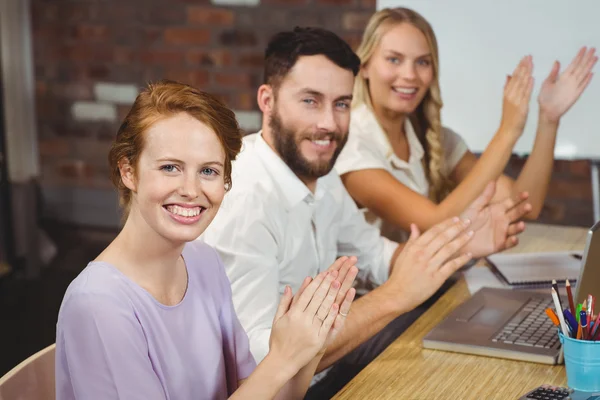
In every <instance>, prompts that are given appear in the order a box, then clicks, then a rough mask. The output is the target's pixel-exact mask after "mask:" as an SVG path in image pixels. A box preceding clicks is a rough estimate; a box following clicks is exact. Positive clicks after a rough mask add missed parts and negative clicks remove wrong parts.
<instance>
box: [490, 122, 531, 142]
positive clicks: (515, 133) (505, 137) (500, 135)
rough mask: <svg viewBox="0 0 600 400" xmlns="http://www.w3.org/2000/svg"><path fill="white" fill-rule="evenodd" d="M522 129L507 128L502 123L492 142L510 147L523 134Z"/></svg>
mask: <svg viewBox="0 0 600 400" xmlns="http://www.w3.org/2000/svg"><path fill="white" fill-rule="evenodd" d="M523 129H524V127H523V128H521V129H519V128H518V127H514V126H507V125H505V124H503V123H502V124H500V128H499V129H498V131H497V132H496V135H495V136H494V139H493V140H496V141H501V142H502V143H503V144H505V145H507V146H511V147H512V146H514V144H515V143H517V140H519V138H520V137H521V135H522V134H523Z"/></svg>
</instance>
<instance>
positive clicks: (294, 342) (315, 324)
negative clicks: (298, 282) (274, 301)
mask: <svg viewBox="0 0 600 400" xmlns="http://www.w3.org/2000/svg"><path fill="white" fill-rule="evenodd" d="M337 276H338V271H332V272H329V271H324V272H321V273H320V274H318V275H317V276H316V277H315V279H314V280H311V281H310V282H308V283H307V284H306V285H303V289H301V290H299V291H298V293H297V294H296V298H293V297H292V290H291V289H290V288H289V287H288V286H286V288H285V291H284V293H283V296H282V298H281V301H280V303H279V307H278V309H277V313H276V314H275V318H274V321H273V329H272V331H271V337H270V339H269V347H270V349H269V353H273V354H274V355H277V358H278V359H280V360H282V361H283V362H284V363H285V364H286V365H287V366H288V367H290V368H292V367H293V369H294V370H295V371H298V370H300V369H301V368H302V367H304V366H305V365H306V364H308V363H309V362H310V361H311V360H312V359H313V358H314V357H315V356H316V355H317V354H318V353H319V352H320V351H321V350H322V348H323V346H324V344H325V342H326V340H327V337H328V336H329V332H330V330H331V328H332V326H333V324H334V322H335V319H336V317H337V315H338V311H339V306H338V305H337V304H336V303H335V300H336V297H337V294H338V292H339V289H340V286H341V284H340V282H339V281H337V280H336V278H337ZM305 283H306V281H305Z"/></svg>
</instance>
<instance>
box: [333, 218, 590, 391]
mask: <svg viewBox="0 0 600 400" xmlns="http://www.w3.org/2000/svg"><path fill="white" fill-rule="evenodd" d="M586 233H587V229H585V228H573V227H557V226H551V225H537V224H528V225H527V229H526V232H525V233H523V234H522V235H521V238H520V244H519V246H517V248H515V249H511V250H510V252H522V253H526V252H534V251H560V250H583V248H584V247H585V238H586ZM469 297H470V294H469V291H468V289H467V285H466V282H465V280H464V279H460V280H459V281H458V282H457V283H456V284H455V285H454V286H453V287H452V288H450V289H449V290H448V292H446V293H445V294H444V295H443V296H442V297H441V298H440V299H439V300H438V301H437V302H436V303H435V304H434V305H433V306H432V307H431V308H430V309H429V310H428V311H427V312H426V313H425V314H423V315H422V316H421V317H420V318H419V319H418V320H417V321H416V322H415V323H414V324H413V325H412V326H411V327H410V328H409V329H408V330H406V332H404V334H402V335H401V336H400V337H399V338H398V339H396V341H394V342H393V343H392V344H391V345H390V346H389V347H388V348H387V349H386V350H385V351H384V352H383V353H382V354H380V355H379V357H377V358H376V359H375V360H374V361H373V362H372V363H371V364H369V365H368V366H367V367H366V368H365V369H364V370H363V371H361V372H360V374H358V375H357V376H356V377H355V378H354V379H353V380H352V381H351V382H350V383H348V385H346V386H345V387H344V388H343V389H342V390H341V391H340V392H339V393H338V394H337V395H336V396H335V397H334V399H337V400H343V399H368V400H375V399H390V400H392V399H394V400H397V399H410V400H420V399H423V400H433V399H452V400H455V399H461V400H462V399H465V400H467V399H473V400H475V399H477V400H483V399H485V400H488V399H499V400H508V399H518V398H519V397H520V396H522V395H523V394H525V393H527V392H528V391H529V390H531V389H533V388H535V387H537V386H539V385H541V384H544V383H547V384H553V385H562V386H565V385H566V383H567V382H566V375H565V370H564V366H550V365H544V364H535V363H527V362H522V361H511V360H504V359H499V358H490V357H482V356H472V355H466V354H459V353H451V352H445V351H439V350H426V349H423V348H422V347H421V341H422V338H423V337H424V336H425V335H426V334H427V333H428V332H429V331H430V330H431V329H433V327H434V326H435V325H436V324H438V323H439V322H440V321H441V320H442V319H443V318H444V317H445V316H446V315H447V314H448V313H449V312H451V311H452V310H453V309H454V308H456V306H458V305H459V304H461V303H462V302H463V301H465V300H466V299H467V298H469Z"/></svg>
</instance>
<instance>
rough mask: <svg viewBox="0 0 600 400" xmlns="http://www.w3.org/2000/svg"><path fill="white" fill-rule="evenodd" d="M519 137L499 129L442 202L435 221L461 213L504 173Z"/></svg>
mask: <svg viewBox="0 0 600 400" xmlns="http://www.w3.org/2000/svg"><path fill="white" fill-rule="evenodd" d="M517 139H518V135H515V134H510V133H508V132H505V131H503V130H502V129H500V130H498V132H497V133H496V135H495V136H494V138H493V139H492V140H491V141H490V143H489V144H488V146H487V147H486V149H485V151H484V152H483V153H482V154H481V156H480V157H479V159H478V160H477V162H476V163H475V165H474V166H473V167H472V168H471V170H470V171H469V173H468V174H467V176H466V177H465V178H464V179H463V180H462V181H461V182H460V183H459V184H458V186H457V187H456V188H455V189H454V190H453V191H452V192H451V193H450V194H449V195H448V196H447V197H446V198H445V199H444V200H443V201H442V202H441V203H440V205H439V207H438V208H439V210H438V213H439V215H438V217H437V218H436V220H435V223H439V222H441V221H443V220H444V219H446V218H450V217H453V216H456V215H460V214H461V213H462V212H463V211H464V210H465V209H466V208H467V207H468V206H469V204H471V203H472V202H473V201H474V200H475V199H476V198H477V197H478V196H479V195H480V194H481V193H482V192H483V189H484V188H485V186H486V185H487V184H488V183H490V182H491V181H493V180H496V179H498V177H499V176H500V175H502V173H503V172H504V168H505V167H506V164H507V163H508V160H509V159H510V156H511V154H512V150H513V147H514V146H515V144H516V142H517Z"/></svg>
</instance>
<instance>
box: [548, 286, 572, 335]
mask: <svg viewBox="0 0 600 400" xmlns="http://www.w3.org/2000/svg"><path fill="white" fill-rule="evenodd" d="M552 300H553V301H554V307H556V311H557V312H556V315H557V316H558V321H559V322H560V329H561V330H562V333H563V335H565V336H566V337H569V329H568V328H567V324H566V323H565V318H564V317H563V313H562V308H561V307H560V300H559V298H558V293H557V292H556V290H554V288H552Z"/></svg>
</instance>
